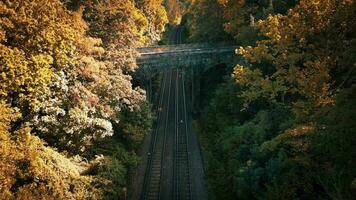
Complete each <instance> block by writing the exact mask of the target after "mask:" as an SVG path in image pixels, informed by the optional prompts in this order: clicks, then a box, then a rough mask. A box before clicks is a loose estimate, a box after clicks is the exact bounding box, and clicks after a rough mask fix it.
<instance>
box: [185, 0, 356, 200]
mask: <svg viewBox="0 0 356 200" xmlns="http://www.w3.org/2000/svg"><path fill="white" fill-rule="evenodd" d="M189 15H190V16H188V17H187V18H188V26H189V30H190V39H191V41H210V42H215V41H232V39H233V40H234V43H237V44H239V45H241V47H240V48H239V49H237V50H236V52H237V54H238V56H240V57H241V61H240V63H238V64H237V65H236V66H234V67H233V68H228V69H227V70H228V71H229V75H228V76H227V77H225V78H224V81H223V82H222V83H219V84H215V86H214V87H212V85H213V83H210V84H206V85H208V87H209V88H210V90H211V88H215V89H214V91H211V92H214V95H213V96H212V97H211V98H210V100H209V103H207V104H206V105H205V106H204V108H203V109H202V111H201V113H200V116H199V117H198V119H197V123H196V128H197V129H198V131H199V133H200V134H199V135H200V137H201V139H202V144H203V149H204V152H205V158H206V168H207V171H206V175H207V178H208V183H209V184H208V185H209V195H210V197H211V198H212V199H354V197H355V195H356V168H355V166H356V159H355V158H356V148H355V144H356V137H355V130H356V104H355V102H356V20H355V19H356V3H355V1H353V0H328V1H324V0H300V1H298V0H287V1H285V0H273V1H272V0H251V1H250V0H248V1H246V0H197V1H195V3H194V4H193V7H192V8H191V11H190V14H189Z"/></svg>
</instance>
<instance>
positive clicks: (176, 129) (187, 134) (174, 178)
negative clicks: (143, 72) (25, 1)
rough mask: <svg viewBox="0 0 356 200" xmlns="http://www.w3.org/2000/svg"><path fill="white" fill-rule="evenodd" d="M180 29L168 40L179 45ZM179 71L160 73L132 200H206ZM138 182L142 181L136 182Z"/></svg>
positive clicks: (199, 156)
mask: <svg viewBox="0 0 356 200" xmlns="http://www.w3.org/2000/svg"><path fill="white" fill-rule="evenodd" d="M180 32H181V29H180V28H179V27H177V28H176V29H175V30H174V31H172V34H171V41H175V42H176V43H180V42H181V39H180V38H181V34H180ZM185 78H186V75H185V73H184V71H183V70H182V69H179V68H173V69H168V70H165V71H164V72H163V75H162V80H161V82H160V89H159V92H158V97H159V98H158V103H157V104H158V105H157V119H156V122H155V126H154V129H153V131H152V134H151V137H150V142H149V148H148V149H147V151H146V152H145V155H144V157H143V160H142V162H143V163H141V165H140V168H141V171H143V170H144V171H145V172H144V173H137V176H136V179H137V180H136V181H135V183H136V184H138V185H136V186H138V187H139V185H140V184H142V188H141V190H137V189H136V192H135V194H132V195H131V198H132V199H142V200H146V199H147V200H151V199H162V200H171V199H175V200H178V199H179V200H183V199H197V200H205V199H207V190H206V184H205V181H204V170H203V163H202V158H201V154H200V151H199V149H200V148H199V144H198V140H197V136H196V135H195V134H194V132H193V130H192V116H191V110H192V109H191V103H190V101H189V99H190V98H188V95H187V94H189V93H188V92H187V91H188V89H187V87H188V86H187V85H186V81H185ZM139 179H142V180H139Z"/></svg>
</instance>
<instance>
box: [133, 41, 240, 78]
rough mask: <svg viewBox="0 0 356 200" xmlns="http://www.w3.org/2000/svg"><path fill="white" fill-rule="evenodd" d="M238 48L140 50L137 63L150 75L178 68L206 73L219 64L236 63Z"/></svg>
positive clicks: (195, 46)
mask: <svg viewBox="0 0 356 200" xmlns="http://www.w3.org/2000/svg"><path fill="white" fill-rule="evenodd" d="M237 48H238V46H226V45H225V46H224V45H221V44H214V45H212V44H181V45H165V46H154V47H146V48H140V49H138V52H139V57H138V58H137V60H136V62H137V64H138V65H139V66H140V68H141V69H142V70H144V71H146V73H148V74H155V73H156V72H159V71H161V70H164V69H169V68H176V67H194V68H195V67H199V71H205V70H206V69H208V68H210V67H211V66H214V65H217V64H222V63H225V64H228V65H229V64H230V63H236V62H235V60H236V59H238V56H237V55H236V54H235V49H237Z"/></svg>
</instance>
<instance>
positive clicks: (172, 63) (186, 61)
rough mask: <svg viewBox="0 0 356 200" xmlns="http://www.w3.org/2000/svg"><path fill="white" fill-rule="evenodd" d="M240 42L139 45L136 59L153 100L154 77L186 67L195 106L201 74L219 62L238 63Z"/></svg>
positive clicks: (228, 64) (149, 96)
mask: <svg viewBox="0 0 356 200" xmlns="http://www.w3.org/2000/svg"><path fill="white" fill-rule="evenodd" d="M237 48H238V47H237V46H231V45H230V46H229V45H226V44H178V45H164V46H151V47H144V48H139V49H137V50H138V53H139V56H138V58H137V59H136V63H137V64H138V65H139V66H140V67H139V73H140V74H141V75H142V76H141V77H142V78H143V79H144V80H145V82H146V83H145V84H146V86H145V87H146V91H147V96H148V98H149V99H150V101H152V78H153V77H155V75H156V74H158V73H160V72H162V71H163V70H166V69H170V68H184V69H185V70H184V73H186V77H187V78H188V79H189V84H190V87H189V88H190V91H191V95H190V96H191V98H192V100H191V102H192V105H193V108H194V107H195V106H194V104H195V102H198V101H196V100H195V98H198V97H199V93H200V77H201V75H202V74H203V73H204V72H205V71H207V70H208V69H210V68H211V67H214V66H217V65H219V64H225V65H227V66H232V65H235V64H236V63H237V61H238V59H239V56H237V55H236V54H235V49H237Z"/></svg>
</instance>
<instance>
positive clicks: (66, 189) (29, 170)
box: [0, 102, 102, 200]
mask: <svg viewBox="0 0 356 200" xmlns="http://www.w3.org/2000/svg"><path fill="white" fill-rule="evenodd" d="M0 112H1V115H0V199H1V200H11V199H14V200H15V199H16V200H22V199H23V200H27V199H28V200H33V199H63V200H67V199H73V200H76V199H99V198H101V195H102V193H101V191H100V190H98V189H95V188H94V187H92V186H91V183H92V182H93V181H95V179H94V178H93V177H89V176H82V175H80V168H79V167H78V166H76V165H75V164H74V163H72V162H71V161H70V160H68V159H67V158H65V157H64V156H63V155H61V154H59V153H57V152H56V151H54V150H52V149H50V148H48V147H45V146H44V145H43V143H42V142H41V141H40V139H39V138H37V137H35V136H32V135H31V134H30V128H28V127H24V128H21V129H20V130H18V131H16V132H15V133H13V134H12V135H11V136H10V133H9V132H8V129H9V127H10V123H11V122H13V121H15V120H16V119H17V118H18V117H19V116H20V114H19V113H17V112H15V111H14V110H13V109H11V108H10V107H9V106H8V105H6V104H5V103H4V102H0Z"/></svg>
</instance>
